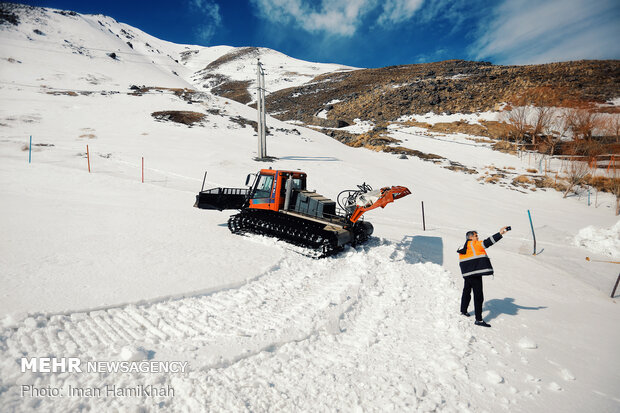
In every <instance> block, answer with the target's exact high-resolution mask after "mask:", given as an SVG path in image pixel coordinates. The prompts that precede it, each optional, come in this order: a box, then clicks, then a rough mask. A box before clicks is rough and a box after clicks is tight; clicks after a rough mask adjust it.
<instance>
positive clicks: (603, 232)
mask: <svg viewBox="0 0 620 413" xmlns="http://www.w3.org/2000/svg"><path fill="white" fill-rule="evenodd" d="M573 243H574V244H575V245H577V246H579V247H584V248H586V249H587V250H588V251H592V252H595V253H597V254H601V255H606V256H608V257H610V258H620V221H618V222H617V223H616V225H614V226H612V227H611V228H608V229H606V228H597V227H595V226H593V225H590V226H588V227H585V228H583V229H581V230H580V231H579V233H578V234H577V235H576V236H575V238H574V241H573Z"/></svg>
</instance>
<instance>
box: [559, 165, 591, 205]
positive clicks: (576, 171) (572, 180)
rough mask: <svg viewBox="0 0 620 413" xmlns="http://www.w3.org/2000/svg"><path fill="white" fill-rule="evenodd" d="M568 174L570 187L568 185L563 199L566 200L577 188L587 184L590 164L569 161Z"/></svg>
mask: <svg viewBox="0 0 620 413" xmlns="http://www.w3.org/2000/svg"><path fill="white" fill-rule="evenodd" d="M566 173H567V181H568V185H566V189H565V191H564V196H563V198H566V197H567V196H568V194H569V192H571V191H573V190H574V188H575V187H576V186H579V185H581V184H583V183H584V182H585V180H586V176H587V175H588V163H587V162H583V161H579V160H574V159H573V160H571V161H569V163H568V167H567V169H566Z"/></svg>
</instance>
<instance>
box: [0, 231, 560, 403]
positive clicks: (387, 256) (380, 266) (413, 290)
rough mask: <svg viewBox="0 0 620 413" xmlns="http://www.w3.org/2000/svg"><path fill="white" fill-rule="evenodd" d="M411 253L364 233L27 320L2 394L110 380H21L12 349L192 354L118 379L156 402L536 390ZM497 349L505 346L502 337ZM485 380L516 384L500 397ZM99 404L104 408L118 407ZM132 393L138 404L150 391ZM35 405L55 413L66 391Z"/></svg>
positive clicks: (447, 280) (365, 398)
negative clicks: (351, 245) (178, 363)
mask: <svg viewBox="0 0 620 413" xmlns="http://www.w3.org/2000/svg"><path fill="white" fill-rule="evenodd" d="M417 259H418V258H417V257H416V256H415V254H414V253H413V252H410V251H408V250H407V249H406V248H403V247H402V246H400V245H399V244H393V243H391V242H387V241H377V240H375V241H373V242H371V244H370V245H367V246H365V247H364V248H359V249H358V250H357V251H355V250H349V251H348V252H345V253H343V254H341V255H339V256H336V257H331V258H328V259H324V260H312V259H309V258H306V257H300V256H299V255H297V254H294V253H289V254H288V255H285V258H284V259H283V260H282V261H280V262H279V263H278V265H276V266H274V267H272V268H271V269H270V270H269V271H267V272H266V273H265V274H264V275H262V276H261V277H259V278H257V279H254V280H252V281H249V282H247V283H246V284H244V285H242V286H240V287H238V288H235V289H228V290H223V291H220V292H217V293H213V294H209V295H202V296H196V297H188V298H183V299H176V300H169V301H164V302H159V303H151V304H144V305H126V306H122V307H118V308H111V309H107V310H99V311H92V312H89V313H74V314H71V315H55V316H51V317H49V319H48V318H46V317H44V316H36V317H31V318H29V319H27V320H25V321H24V322H22V323H20V324H19V325H18V326H17V328H12V329H5V330H3V331H2V333H1V338H2V340H1V341H0V346H1V347H0V351H1V353H2V360H4V361H5V362H3V363H2V365H1V367H0V369H1V370H0V371H2V379H1V382H0V387H4V388H6V389H9V390H7V391H4V392H0V403H2V404H3V405H9V406H14V407H12V408H11V410H16V411H20V410H28V406H27V405H26V404H24V403H25V402H24V400H23V399H20V397H19V394H18V391H17V389H16V388H17V387H18V385H19V384H23V383H24V380H29V379H31V380H37V382H38V383H48V382H54V383H56V385H57V386H65V385H68V384H69V383H71V384H75V383H77V384H79V385H82V386H84V385H91V386H97V387H101V386H103V385H105V384H115V383H116V384H118V382H119V380H120V377H119V376H118V375H97V374H85V375H79V376H71V375H69V374H58V375H41V374H33V375H30V376H29V375H26V377H25V376H24V375H23V374H20V373H19V372H18V369H16V368H15V365H16V361H17V360H18V359H19V358H20V357H22V356H27V357H33V356H39V357H41V356H53V357H69V356H79V357H81V358H82V360H83V361H87V360H88V359H92V360H111V359H112V360H114V359H123V358H124V357H126V354H129V353H131V354H135V355H137V357H140V355H144V357H149V358H155V359H158V358H161V359H174V360H188V361H190V372H189V373H187V374H186V375H181V376H175V375H162V374H159V375H158V374H133V375H129V376H123V377H122V379H123V380H124V381H125V382H127V383H134V385H135V384H148V383H149V382H153V383H158V384H159V385H162V384H170V385H174V386H175V387H176V389H177V394H175V397H174V398H172V399H169V400H167V401H166V402H165V403H164V405H165V407H169V408H171V409H172V410H178V411H183V410H187V411H191V410H195V409H199V410H200V409H205V408H206V409H209V410H213V411H244V410H251V411H267V410H289V411H290V410H299V409H302V410H303V409H306V410H333V409H342V410H352V409H354V408H355V407H360V408H363V409H370V410H373V409H380V410H390V409H392V410H399V411H415V410H419V411H432V410H448V411H467V410H468V409H469V408H470V405H469V402H465V400H470V401H471V400H473V399H478V400H482V401H480V402H476V403H474V404H473V405H474V406H480V405H485V403H486V405H489V404H488V403H489V402H488V401H486V402H485V401H484V400H486V399H488V398H491V402H493V401H495V402H500V403H503V404H505V405H506V406H508V405H510V404H511V403H514V402H515V399H516V398H518V397H529V398H531V397H533V396H532V394H535V393H536V391H540V386H539V385H538V384H536V383H533V382H532V381H528V380H523V379H521V380H520V382H519V383H516V382H515V380H514V379H513V377H516V376H518V375H519V374H521V376H525V373H519V372H518V371H516V370H515V369H512V371H508V372H506V370H507V369H508V368H507V366H506V365H505V364H501V363H500V364H498V363H499V362H500V360H501V354H499V352H498V351H497V350H496V349H495V347H494V345H493V344H491V342H492V341H493V340H497V337H496V336H494V335H493V333H487V334H490V335H489V336H488V338H487V337H483V335H482V334H479V333H482V332H481V331H480V329H478V330H474V329H475V327H473V325H472V324H471V323H469V322H467V321H466V320H464V319H463V318H462V317H461V316H460V315H458V312H457V311H456V308H457V306H458V299H459V291H458V287H457V285H456V281H457V280H458V281H460V277H459V278H456V277H454V276H453V275H451V274H450V273H448V272H446V271H445V270H444V269H443V268H442V267H440V266H438V265H435V264H432V263H425V264H423V263H416V261H417ZM503 347H504V349H505V350H504V351H505V352H508V353H510V352H511V350H510V344H509V343H504V344H503ZM500 348H501V346H500ZM518 356H519V355H515V357H518ZM495 369H497V370H495ZM498 377H499V378H498ZM505 383H508V384H510V387H507V385H506V384H505ZM531 385H534V386H537V387H536V389H535V391H534V393H531V392H528V391H527V389H528V387H527V386H531ZM493 386H504V387H505V388H506V389H508V390H511V389H513V390H514V391H508V390H507V391H506V392H504V393H507V394H508V395H509V397H508V398H506V397H503V398H502V397H500V396H498V395H497V394H496V392H495V391H494V390H492V388H493ZM515 386H521V387H526V389H525V390H526V391H525V392H520V390H519V389H518V388H517V387H515ZM548 386H551V384H549V385H548ZM548 388H550V387H548ZM550 389H551V388H550ZM551 390H556V389H555V388H554V389H551ZM500 393H501V392H500ZM502 400H503V401H502ZM98 402H99V403H104V404H103V405H104V406H105V407H106V408H120V407H127V403H128V402H127V401H126V400H123V399H117V398H106V399H105V400H104V401H101V400H99V401H98ZM133 402H135V403H138V405H140V406H142V407H145V408H147V409H148V408H149V407H154V406H156V405H157V406H158V403H159V402H160V401H158V400H156V399H155V400H149V399H146V400H145V399H139V400H138V401H135V400H134V401H132V402H130V404H131V403H133ZM38 403H40V405H41V406H42V408H45V407H48V408H51V407H54V408H55V409H58V408H59V407H61V406H64V407H68V406H69V403H75V400H73V401H72V399H65V400H60V401H59V400H55V401H54V400H51V401H50V400H47V399H41V400H39V401H38ZM58 403H61V405H59V404H58ZM62 403H67V404H62ZM83 403H86V404H87V405H89V406H90V407H91V408H95V406H97V407H100V406H101V405H99V404H96V403H97V401H95V400H90V399H87V400H83ZM91 403H92V404H91Z"/></svg>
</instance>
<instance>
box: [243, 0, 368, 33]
mask: <svg viewBox="0 0 620 413" xmlns="http://www.w3.org/2000/svg"><path fill="white" fill-rule="evenodd" d="M253 3H254V4H255V5H256V6H257V7H258V9H259V11H260V13H261V14H262V16H263V17H265V18H267V19H268V20H271V21H273V22H281V23H289V22H291V21H292V22H294V23H296V24H297V25H299V26H301V27H302V28H303V29H304V30H306V31H309V32H319V31H323V32H327V33H330V34H337V35H342V36H351V35H353V34H354V33H355V31H356V30H357V27H358V25H359V24H360V23H361V19H362V17H363V16H364V15H365V14H366V13H368V11H369V10H371V9H372V8H373V7H374V5H375V4H376V0H335V1H334V0H332V1H326V0H323V1H322V2H321V3H320V5H318V6H314V5H311V4H310V3H309V2H307V1H303V0H253Z"/></svg>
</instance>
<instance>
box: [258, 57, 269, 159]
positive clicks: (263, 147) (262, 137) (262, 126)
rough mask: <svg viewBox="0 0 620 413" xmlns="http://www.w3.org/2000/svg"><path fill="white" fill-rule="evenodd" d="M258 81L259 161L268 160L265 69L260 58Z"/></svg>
mask: <svg viewBox="0 0 620 413" xmlns="http://www.w3.org/2000/svg"><path fill="white" fill-rule="evenodd" d="M256 72H257V82H256V109H257V111H258V133H257V134H258V152H257V156H256V160H257V161H264V160H268V159H269V157H268V156H267V138H266V131H267V125H266V122H265V71H264V70H263V65H262V64H261V62H260V59H258V63H257V65H256Z"/></svg>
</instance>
